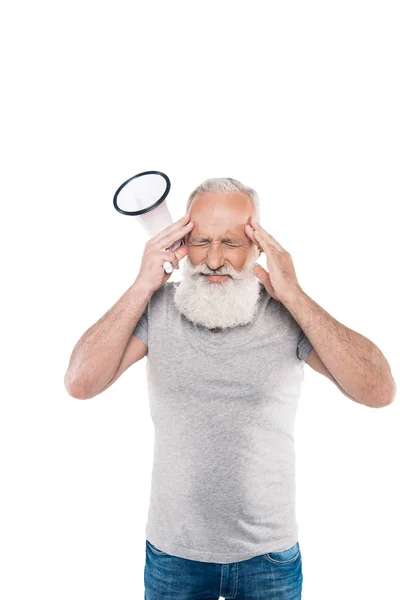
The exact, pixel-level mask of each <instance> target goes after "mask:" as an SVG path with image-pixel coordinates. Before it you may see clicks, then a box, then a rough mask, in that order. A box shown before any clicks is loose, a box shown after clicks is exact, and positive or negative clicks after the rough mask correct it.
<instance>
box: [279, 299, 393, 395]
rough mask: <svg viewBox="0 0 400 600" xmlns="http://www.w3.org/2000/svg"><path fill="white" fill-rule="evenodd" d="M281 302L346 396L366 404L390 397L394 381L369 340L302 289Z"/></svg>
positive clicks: (384, 362) (379, 353)
mask: <svg viewBox="0 0 400 600" xmlns="http://www.w3.org/2000/svg"><path fill="white" fill-rule="evenodd" d="M285 306H286V308H287V309H288V310H289V311H290V313H291V314H292V316H293V317H294V318H295V319H296V321H297V322H298V324H299V325H300V327H301V328H302V329H303V331H304V333H305V334H306V336H307V337H308V339H309V340H310V342H311V344H312V346H313V347H314V349H315V351H316V352H317V354H318V356H319V357H320V359H321V361H322V362H323V363H324V365H325V366H326V368H327V369H328V370H329V371H330V373H331V374H332V375H333V377H334V378H335V379H336V381H337V382H338V383H339V385H340V386H341V387H342V388H343V389H344V390H345V391H346V392H347V393H348V394H350V396H352V397H353V398H355V399H357V401H359V402H361V403H362V404H366V405H368V406H379V405H381V404H386V403H388V402H390V401H391V400H392V399H393V397H394V394H395V383H394V380H393V377H392V374H391V369H390V366H389V363H388V361H387V360H386V358H385V357H384V355H383V354H382V352H381V351H380V350H379V348H378V347H377V346H376V345H375V344H374V343H373V342H371V341H370V340H369V339H368V338H366V337H364V336H363V335H361V334H360V333H357V332H356V331H353V330H352V329H349V328H348V327H346V326H345V325H343V324H342V323H340V322H339V321H337V320H336V319H335V318H334V317H332V316H331V315H330V314H329V313H328V312H326V311H325V310H324V309H323V308H321V306H319V304H317V303H316V302H315V301H314V300H312V298H310V297H309V296H308V295H307V294H306V293H305V292H304V291H302V290H301V291H299V292H298V293H294V294H292V296H291V297H290V298H288V299H287V300H286V301H285Z"/></svg>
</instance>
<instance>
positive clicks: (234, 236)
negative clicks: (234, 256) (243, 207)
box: [190, 229, 245, 242]
mask: <svg viewBox="0 0 400 600" xmlns="http://www.w3.org/2000/svg"><path fill="white" fill-rule="evenodd" d="M243 231H244V229H243ZM190 238H191V239H195V240H199V239H202V240H205V239H211V236H210V235H208V234H207V233H204V234H203V233H201V230H200V231H197V232H196V234H195V233H194V231H191V232H190ZM226 238H229V239H231V240H232V241H236V242H243V241H245V240H244V239H243V238H241V237H240V234H238V233H237V232H234V231H233V230H232V229H228V230H226V231H225V233H223V234H221V235H220V236H219V237H218V238H217V239H218V240H220V239H226Z"/></svg>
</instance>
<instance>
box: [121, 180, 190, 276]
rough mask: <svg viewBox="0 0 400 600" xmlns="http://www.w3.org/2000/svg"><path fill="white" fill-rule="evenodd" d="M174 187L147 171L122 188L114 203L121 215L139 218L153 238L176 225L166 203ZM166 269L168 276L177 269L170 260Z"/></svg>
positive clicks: (166, 264)
mask: <svg viewBox="0 0 400 600" xmlns="http://www.w3.org/2000/svg"><path fill="white" fill-rule="evenodd" d="M170 188H171V182H170V180H169V178H168V176H167V175H166V174H165V173H162V172H161V171H143V173H138V174H137V175H134V176H133V177H130V178H129V179H127V180H126V181H124V183H123V184H122V185H120V186H119V188H118V189H117V191H116V192H115V194H114V199H113V204H114V207H115V209H116V210H117V211H118V212H120V213H121V214H123V215H130V216H134V217H138V219H139V223H140V224H141V226H142V227H143V228H144V229H145V230H146V232H147V233H148V235H149V237H150V238H152V237H154V236H156V235H157V234H158V233H160V231H163V230H164V229H166V228H167V227H169V225H171V224H172V223H173V221H172V218H171V215H170V212H169V210H168V206H167V203H166V202H165V199H166V197H167V196H168V194H169V190H170ZM182 244H184V241H183V240H177V241H176V242H174V243H173V245H172V246H170V247H169V248H166V249H167V250H168V251H171V252H174V250H176V249H177V248H179V246H181V245H182ZM163 267H164V271H165V272H166V273H172V271H173V270H174V268H173V266H172V265H171V263H170V262H168V261H165V262H164V265H163Z"/></svg>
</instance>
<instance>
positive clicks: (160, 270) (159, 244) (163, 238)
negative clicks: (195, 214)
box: [135, 213, 193, 293]
mask: <svg viewBox="0 0 400 600" xmlns="http://www.w3.org/2000/svg"><path fill="white" fill-rule="evenodd" d="M192 228H193V224H192V223H190V213H187V214H186V215H185V216H184V217H182V219H179V221H177V222H176V223H173V224H172V225H170V226H169V227H167V228H166V229H164V230H163V231H160V233H159V234H158V235H156V236H155V237H153V238H152V239H151V240H149V241H148V242H146V245H145V249H144V253H143V257H142V263H141V265H140V270H139V274H138V276H137V278H136V281H135V283H137V282H140V283H141V284H142V285H144V286H145V287H147V288H148V289H149V291H150V292H151V293H153V292H155V291H156V290H158V288H160V287H161V286H162V285H164V283H166V282H167V281H168V279H169V278H170V277H171V275H172V273H166V272H165V271H164V262H165V261H168V262H170V263H171V264H172V266H173V267H174V268H175V269H179V261H180V260H182V258H184V257H185V256H186V255H187V246H186V244H183V245H181V246H179V248H177V249H176V250H175V252H169V251H168V250H166V248H169V247H170V246H172V244H173V243H174V242H176V241H178V240H181V239H183V238H184V237H185V235H186V234H187V233H189V231H191V230H192Z"/></svg>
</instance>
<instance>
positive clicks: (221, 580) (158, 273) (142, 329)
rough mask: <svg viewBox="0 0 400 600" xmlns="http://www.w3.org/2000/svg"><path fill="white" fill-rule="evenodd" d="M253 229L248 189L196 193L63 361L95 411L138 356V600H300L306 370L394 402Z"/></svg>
mask: <svg viewBox="0 0 400 600" xmlns="http://www.w3.org/2000/svg"><path fill="white" fill-rule="evenodd" d="M189 216H190V222H189ZM259 221H260V215H259V200H258V197H257V194H256V192H255V190H254V189H252V188H250V187H247V186H245V185H243V184H242V183H240V182H239V181H237V180H235V179H231V178H214V179H209V180H206V181H205V182H203V183H202V184H201V185H200V186H198V187H197V188H196V189H195V190H194V191H193V192H192V194H191V195H190V197H189V200H188V203H187V214H186V215H185V216H184V217H183V218H182V219H180V220H179V221H178V222H176V223H174V224H173V225H171V226H170V227H168V228H167V229H165V230H164V231H162V232H161V233H160V234H158V235H157V236H155V237H154V238H153V239H151V240H149V242H147V244H146V247H145V252H144V255H143V259H142V264H141V268H140V272H139V274H138V276H137V278H136V281H135V283H134V284H133V285H132V286H131V287H130V288H129V289H128V290H127V292H126V293H125V294H124V295H123V296H122V297H121V298H120V300H119V301H118V302H117V303H116V304H115V305H114V306H113V307H112V308H111V309H110V310H109V311H108V313H106V315H104V317H102V319H100V321H99V322H98V323H96V324H95V325H94V326H92V328H90V329H89V330H88V331H87V332H86V333H85V334H84V336H83V337H82V338H81V340H79V342H78V344H77V345H76V347H75V348H74V351H73V353H72V356H71V360H70V365H69V369H68V371H67V374H66V380H65V383H66V386H67V389H68V391H69V393H70V394H71V395H73V396H74V397H76V398H91V397H93V396H95V395H97V394H99V393H100V392H101V391H104V390H105V389H107V388H108V387H110V385H112V384H113V383H114V382H115V381H116V380H117V379H118V377H119V376H120V375H121V374H122V373H123V372H124V371H125V370H126V369H127V368H128V367H129V366H130V365H132V364H133V363H135V362H137V361H138V360H140V359H141V358H143V357H144V356H145V355H147V382H148V390H149V400H150V411H151V416H152V419H153V423H154V431H155V438H154V463H153V472H152V483H151V498H150V506H149V512H148V520H147V525H146V558H145V569H144V583H145V598H146V599H147V600H161V599H163V600H174V599H175V600H178V599H179V600H186V599H187V600H189V599H191V600H192V599H193V600H194V599H196V600H211V599H215V600H217V599H218V598H220V597H223V598H226V599H228V598H229V599H231V598H235V599H236V600H239V599H246V598H248V599H250V598H257V599H259V600H260V599H263V598H265V599H267V598H274V599H282V600H295V599H299V598H300V597H301V590H302V582H303V574H302V560H301V551H300V545H299V540H298V526H297V522H296V513H295V456H294V440H293V431H294V421H295V414H296V409H297V403H298V397H299V395H300V390H301V383H302V381H303V379H304V372H303V370H304V369H303V367H304V364H305V362H307V364H308V365H310V366H311V367H312V368H313V369H315V370H316V371H318V372H319V373H321V374H323V375H325V376H326V377H328V378H329V379H331V380H332V382H333V383H334V384H335V385H336V386H337V387H338V389H339V390H340V391H341V392H342V393H343V394H344V395H345V396H347V397H348V398H350V399H352V400H354V401H356V402H358V403H360V404H364V405H366V406H369V407H382V406H386V405H388V404H390V403H391V402H392V400H393V398H394V396H395V390H396V387H395V383H394V381H393V378H392V375H391V370H390V367H389V364H388V362H387V360H386V359H385V357H384V356H383V355H382V353H381V351H380V350H379V349H378V348H377V346H375V345H374V344H373V343H372V342H371V341H370V340H368V339H367V338H365V337H364V336H362V335H360V334H358V333H356V332H355V331H352V330H351V329H349V328H348V327H345V326H344V325H342V324H341V323H339V322H338V321H337V320H336V319H334V318H333V317H332V316H331V315H330V314H328V313H327V312H326V311H325V310H323V309H322V308H321V307H320V306H319V305H318V304H317V303H316V302H314V301H313V300H312V299H311V298H310V297H309V296H308V295H307V294H306V293H305V292H304V291H303V289H302V288H301V286H300V284H299V282H298V280H297V277H296V274H295V269H294V266H293V262H292V258H291V255H290V254H289V253H288V252H287V251H286V250H284V248H282V246H281V245H280V244H279V243H278V242H277V241H276V240H275V239H274V238H273V237H272V236H271V235H270V234H269V233H268V232H267V231H266V230H264V229H263V228H262V227H261V226H260V224H259ZM179 239H183V240H184V241H185V244H184V245H182V246H180V247H179V248H178V249H177V250H176V251H175V252H169V251H166V250H165V249H166V248H168V247H170V246H172V244H173V242H174V241H176V240H179ZM261 252H264V253H265V255H266V258H267V266H268V272H267V271H266V270H265V269H263V268H262V267H261V265H259V264H257V265H256V260H257V258H258V256H259V255H260V253H261ZM185 257H186V261H184V262H183V263H182V267H183V268H182V280H181V281H179V282H176V283H173V282H169V281H167V280H168V279H169V277H170V274H166V273H165V272H164V270H163V263H164V261H165V260H168V261H170V262H172V264H173V265H174V267H175V268H177V269H179V261H181V260H182V259H183V258H185ZM132 332H133V334H132Z"/></svg>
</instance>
